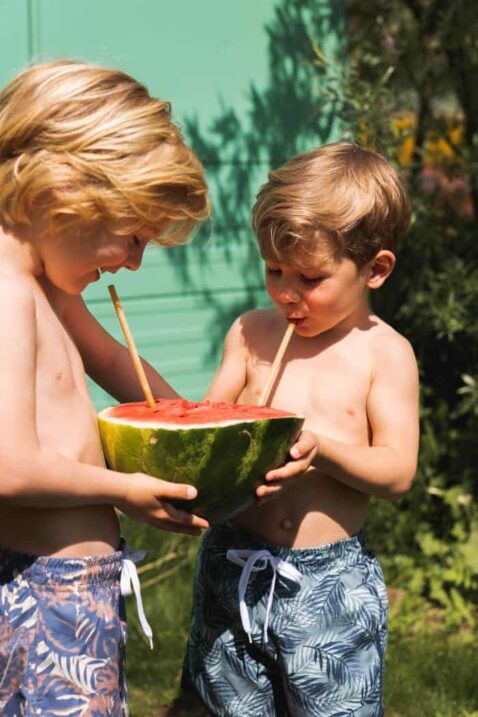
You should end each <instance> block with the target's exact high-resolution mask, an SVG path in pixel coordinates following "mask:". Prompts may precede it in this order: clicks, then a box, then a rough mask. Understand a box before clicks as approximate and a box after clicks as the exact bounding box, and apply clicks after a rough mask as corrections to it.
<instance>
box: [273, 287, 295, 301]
mask: <svg viewBox="0 0 478 717" xmlns="http://www.w3.org/2000/svg"><path fill="white" fill-rule="evenodd" d="M277 295H278V298H279V300H280V301H282V302H283V303H284V304H297V303H298V302H299V301H300V294H299V292H298V291H296V290H295V289H294V288H293V287H291V286H280V287H279V291H278V292H277Z"/></svg>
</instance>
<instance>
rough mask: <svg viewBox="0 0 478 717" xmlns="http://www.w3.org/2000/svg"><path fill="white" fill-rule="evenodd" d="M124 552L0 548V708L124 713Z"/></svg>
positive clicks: (23, 712) (19, 712)
mask: <svg viewBox="0 0 478 717" xmlns="http://www.w3.org/2000/svg"><path fill="white" fill-rule="evenodd" d="M123 557H124V554H123V552H122V551H118V552H116V553H113V554H112V555H108V556H105V557H91V558H44V557H32V556H28V555H24V554H20V553H16V552H13V551H11V550H8V549H5V548H0V714H2V715H3V716H4V717H20V716H22V717H33V715H35V717H36V716H37V715H43V716H44V717H57V716H58V717H60V715H68V716H69V717H80V715H81V716H82V717H123V716H125V715H127V713H128V712H127V706H126V701H127V700H126V685H125V678H124V645H125V641H126V618H125V612H124V599H123V597H122V596H121V591H120V576H121V571H122V568H123Z"/></svg>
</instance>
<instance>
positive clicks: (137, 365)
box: [108, 284, 156, 411]
mask: <svg viewBox="0 0 478 717" xmlns="http://www.w3.org/2000/svg"><path fill="white" fill-rule="evenodd" d="M108 291H109V292H110V296H111V300H112V302H113V306H114V307H115V311H116V315H117V317H118V320H119V322H120V326H121V329H122V331H123V334H124V337H125V339H126V343H127V344H128V348H129V352H130V355H131V360H132V362H133V366H134V370H135V371H136V375H137V376H138V381H139V382H140V384H141V388H142V389H143V393H144V397H145V398H146V401H147V403H148V405H149V407H150V408H151V409H152V410H153V411H154V410H155V408H156V403H155V400H154V398H153V394H152V391H151V388H150V386H149V383H148V379H147V378H146V374H145V372H144V368H143V364H142V363H141V359H140V358H139V356H138V352H137V350H136V346H135V344H134V341H133V336H132V335H131V331H130V330H129V326H128V322H127V321H126V316H125V315H124V311H123V307H122V306H121V302H120V300H119V296H118V294H117V293H116V289H115V287H114V285H113V284H110V286H108Z"/></svg>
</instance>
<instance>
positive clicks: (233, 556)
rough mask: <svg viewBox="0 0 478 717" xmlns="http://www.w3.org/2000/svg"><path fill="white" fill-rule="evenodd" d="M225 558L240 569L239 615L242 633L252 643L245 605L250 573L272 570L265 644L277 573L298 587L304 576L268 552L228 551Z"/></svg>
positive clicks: (265, 626) (250, 627)
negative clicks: (268, 568) (269, 568)
mask: <svg viewBox="0 0 478 717" xmlns="http://www.w3.org/2000/svg"><path fill="white" fill-rule="evenodd" d="M226 557H227V559H228V560H230V561H231V562H232V563H235V564H236V565H239V566H240V567H242V573H241V577H240V578H239V613H240V615H241V622H242V627H243V629H244V632H245V633H246V634H247V637H248V638H249V642H252V626H251V620H250V617H249V611H248V609H247V605H246V600H245V598H246V591H247V586H248V584H249V580H250V578H251V573H253V572H255V573H257V572H259V571H260V570H265V569H266V568H267V566H268V565H270V566H271V568H272V580H271V586H270V590H269V597H268V599H267V608H266V616H265V619H264V642H267V629H268V627H269V616H270V612H271V608H272V600H273V599H274V590H275V586H276V580H277V573H279V575H280V576H281V577H283V578H287V580H292V581H293V582H295V583H297V584H298V585H300V584H301V582H302V580H303V578H304V576H303V575H302V574H301V573H300V572H299V571H298V570H297V569H296V568H294V566H293V565H290V563H287V562H286V561H285V560H282V559H281V558H278V557H277V556H276V555H272V553H271V552H270V551H269V550H265V549H264V550H233V549H231V550H228V551H227V553H226Z"/></svg>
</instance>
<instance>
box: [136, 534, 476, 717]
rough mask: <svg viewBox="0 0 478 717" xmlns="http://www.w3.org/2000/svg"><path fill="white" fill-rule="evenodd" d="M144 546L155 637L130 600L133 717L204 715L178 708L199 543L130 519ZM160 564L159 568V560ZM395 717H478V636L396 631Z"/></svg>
mask: <svg viewBox="0 0 478 717" xmlns="http://www.w3.org/2000/svg"><path fill="white" fill-rule="evenodd" d="M123 532H124V535H125V536H126V538H127V540H128V542H129V543H130V544H131V545H133V546H136V547H144V546H145V545H151V546H154V549H153V550H152V551H151V554H150V555H149V556H148V557H147V558H146V559H145V561H144V562H143V564H142V565H143V566H144V565H145V566H148V564H149V565H150V567H149V568H148V569H147V570H143V572H142V573H141V575H140V577H141V582H142V585H143V600H144V605H145V610H146V614H147V616H148V620H149V621H150V622H151V624H152V626H153V630H154V633H155V649H154V651H153V652H152V651H151V650H150V649H149V645H148V644H147V642H146V640H145V638H144V637H143V635H142V633H141V630H140V628H139V626H138V622H137V619H136V610H135V606H134V603H133V601H132V599H131V598H129V603H128V613H129V618H128V622H129V638H128V653H127V676H128V683H129V693H130V709H131V717H186V715H187V717H202V714H203V713H202V711H201V709H200V708H198V707H191V706H189V707H187V708H185V709H184V710H181V709H174V708H171V707H170V706H171V705H172V703H173V702H174V699H175V697H176V695H177V693H178V689H179V684H180V677H181V665H182V659H183V654H184V649H185V644H186V639H187V629H188V622H189V613H190V608H191V585H192V579H193V571H194V568H193V565H194V556H195V553H196V549H197V546H198V541H196V540H195V539H190V538H184V537H179V536H174V535H166V534H162V533H157V532H155V531H152V530H150V529H149V528H146V527H144V526H140V527H138V525H137V524H135V525H134V526H133V525H132V524H131V523H129V521H126V520H125V521H124V524H123ZM156 561H159V562H156ZM385 704H386V715H387V717H478V650H477V649H476V635H471V634H469V633H466V632H458V633H456V634H454V635H451V636H450V635H449V634H447V633H446V632H445V631H444V630H442V629H440V625H439V623H438V624H437V623H436V622H435V624H434V625H433V631H429V632H424V631H423V632H422V631H418V632H416V634H414V635H412V636H410V635H409V634H407V633H406V631H404V630H403V628H401V629H400V630H398V629H394V622H393V618H392V620H391V626H390V638H389V647H388V652H387V663H386V674H385Z"/></svg>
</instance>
